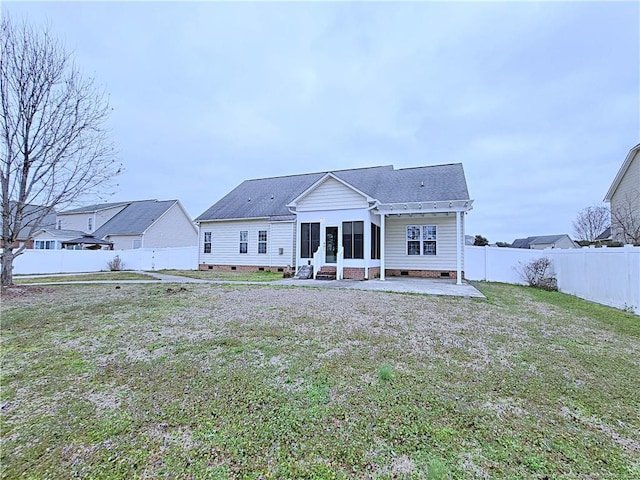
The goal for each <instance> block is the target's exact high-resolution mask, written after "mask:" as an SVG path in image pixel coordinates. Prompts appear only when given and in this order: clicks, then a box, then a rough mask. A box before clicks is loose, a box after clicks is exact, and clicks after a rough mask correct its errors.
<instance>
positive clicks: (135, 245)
mask: <svg viewBox="0 0 640 480" xmlns="http://www.w3.org/2000/svg"><path fill="white" fill-rule="evenodd" d="M133 248H142V240H140V239H139V238H136V239H135V240H134V241H133Z"/></svg>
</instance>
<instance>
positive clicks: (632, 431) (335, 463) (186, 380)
mask: <svg viewBox="0 0 640 480" xmlns="http://www.w3.org/2000/svg"><path fill="white" fill-rule="evenodd" d="M19 288H20V289H21V291H20V293H19V294H12V295H5V294H4V293H3V304H2V338H1V341H2V366H3V370H2V375H3V377H2V391H1V403H0V406H1V413H2V417H1V418H2V449H1V450H2V458H1V460H2V462H1V467H0V468H1V470H0V471H1V472H2V477H3V478H17V477H25V476H26V477H31V478H69V477H79V478H134V477H138V478H157V477H168V478H315V479H324V478H327V479H329V478H362V479H364V478H379V479H387V478H389V479H390V478H461V479H462V478H576V479H577V478H592V479H598V478H636V477H638V476H639V475H640V461H639V460H638V459H639V458H640V437H639V434H638V431H640V403H639V399H638V396H637V386H638V385H639V384H640V373H639V372H640V368H639V364H638V362H639V360H638V359H640V321H639V319H638V317H636V316H633V315H630V314H626V313H624V312H619V311H616V310H613V309H609V308H605V307H599V306H596V305H593V304H589V303H587V302H582V301H579V300H575V299H573V298H572V297H567V296H565V295H562V294H558V293H553V292H552V293H549V292H544V293H539V292H537V291H534V290H531V289H529V288H523V287H515V286H506V285H495V284H481V285H479V288H480V289H482V291H483V293H485V295H487V298H488V300H487V301H481V300H471V299H463V298H451V297H427V296H422V295H401V294H389V293H380V292H365V291H346V290H335V289H327V290H323V289H309V288H278V287H269V286H264V287H262V286H220V285H200V284H197V285H196V284H191V285H189V286H188V287H182V288H167V286H166V285H164V286H160V285H132V284H130V285H123V286H121V288H119V289H117V290H116V289H115V288H114V287H113V286H105V285H84V286H76V285H74V286H62V285H61V286H55V287H47V288H46V289H45V288H35V287H19Z"/></svg>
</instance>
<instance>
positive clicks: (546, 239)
mask: <svg viewBox="0 0 640 480" xmlns="http://www.w3.org/2000/svg"><path fill="white" fill-rule="evenodd" d="M565 237H566V238H568V239H569V240H571V237H569V235H567V234H566V233H563V234H561V235H538V236H534V237H527V238H516V239H515V240H514V241H513V243H512V244H511V248H531V246H532V245H553V244H554V243H556V242H557V241H559V240H561V239H563V238H565ZM571 241H572V242H573V240H571Z"/></svg>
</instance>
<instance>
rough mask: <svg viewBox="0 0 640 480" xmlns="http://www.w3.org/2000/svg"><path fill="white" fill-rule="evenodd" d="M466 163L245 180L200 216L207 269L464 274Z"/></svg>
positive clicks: (355, 275) (362, 275)
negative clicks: (309, 269) (290, 268)
mask: <svg viewBox="0 0 640 480" xmlns="http://www.w3.org/2000/svg"><path fill="white" fill-rule="evenodd" d="M472 204H473V201H472V200H470V198H469V193H468V190H467V183H466V180H465V176H464V170H463V167H462V164H459V163H458V164H448V165H435V166H426V167H418V168H407V169H394V168H393V166H390V165H389V166H380V167H371V168H358V169H351V170H340V171H331V172H320V173H311V174H302V175H292V176H285V177H274V178H261V179H254V180H247V181H245V182H243V183H242V184H240V185H239V186H238V187H236V188H235V189H233V190H232V191H231V192H229V193H228V194H227V195H226V196H224V197H223V198H222V199H221V200H219V201H218V202H217V203H215V204H214V205H213V206H212V207H210V208H209V209H208V210H207V211H205V212H204V213H203V214H202V215H200V216H199V217H198V218H196V220H195V222H196V223H197V224H198V226H199V259H198V263H199V268H200V269H201V270H204V269H212V270H245V271H255V270H271V271H282V270H284V269H285V268H286V267H289V266H291V267H293V268H299V267H301V266H303V265H313V266H314V275H318V274H326V275H328V276H335V277H336V278H351V279H372V278H376V277H380V278H381V279H384V278H385V276H386V275H398V276H399V275H411V276H423V277H449V278H456V279H457V280H458V282H461V281H462V278H463V275H464V257H463V255H464V249H463V247H464V216H465V214H466V213H467V212H468V211H469V210H471V208H472Z"/></svg>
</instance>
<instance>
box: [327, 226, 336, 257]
mask: <svg viewBox="0 0 640 480" xmlns="http://www.w3.org/2000/svg"><path fill="white" fill-rule="evenodd" d="M324 257H325V261H326V262H327V263H336V262H337V260H338V227H327V228H326V233H325V254H324Z"/></svg>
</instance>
